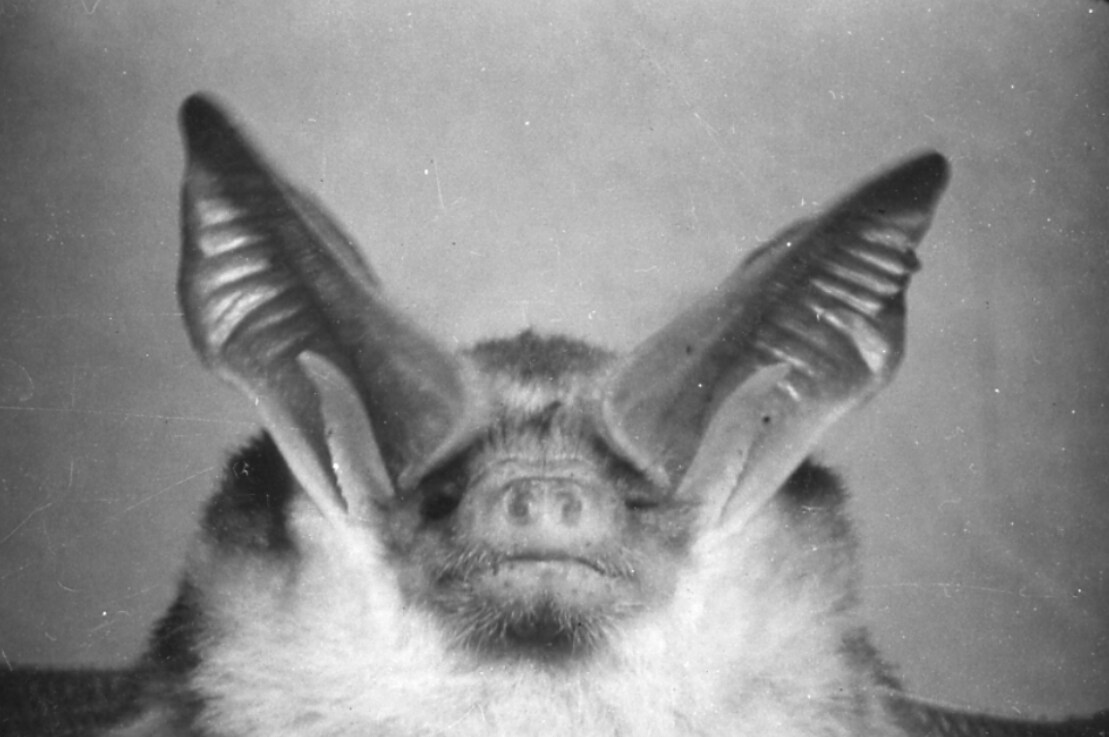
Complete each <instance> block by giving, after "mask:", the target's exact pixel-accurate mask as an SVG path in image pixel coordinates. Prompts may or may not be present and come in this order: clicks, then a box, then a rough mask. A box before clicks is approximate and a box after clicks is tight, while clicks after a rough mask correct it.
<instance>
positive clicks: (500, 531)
mask: <svg viewBox="0 0 1109 737" xmlns="http://www.w3.org/2000/svg"><path fill="white" fill-rule="evenodd" d="M612 506H613V505H612V504H611V503H608V502H606V498H605V496H604V494H603V490H601V489H595V488H592V487H590V486H588V485H585V484H582V483H580V482H578V481H577V480H573V479H559V478H542V477H538V478H519V479H515V480H513V481H510V482H509V483H507V484H505V485H504V486H502V487H501V488H500V489H499V490H498V491H497V492H496V493H495V494H493V495H492V496H491V498H490V506H488V507H486V512H485V513H484V514H483V515H481V518H480V519H475V520H474V522H473V524H474V525H475V530H476V531H478V534H479V535H480V536H482V537H484V538H485V539H486V540H487V541H488V542H490V543H492V544H494V545H495V546H496V547H499V548H503V549H507V550H518V551H520V550H528V551H532V552H535V553H542V552H544V551H547V552H558V551H562V552H567V551H574V550H579V551H580V550H587V549H590V548H592V547H593V546H596V545H599V544H601V543H603V542H604V541H605V540H606V538H607V536H608V535H609V534H610V533H611V530H612V526H613V520H612V513H613V510H612V509H610V507H612Z"/></svg>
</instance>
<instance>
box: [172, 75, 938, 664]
mask: <svg viewBox="0 0 1109 737" xmlns="http://www.w3.org/2000/svg"><path fill="white" fill-rule="evenodd" d="M181 121H182V129H183V132H184V137H185V144H186V150H187V166H186V175H185V183H184V188H183V244H184V245H183V252H182V266H181V273H180V280H179V292H180V298H181V303H182V306H183V310H184V314H185V320H186V324H187V327H188V331H189V335H190V338H191V340H192V343H193V346H194V347H195V349H196V351H197V352H198V353H199V355H200V356H201V358H202V359H203V361H204V362H205V363H206V364H207V365H208V366H209V367H210V368H211V369H212V370H214V371H215V372H216V373H218V374H219V375H221V376H222V377H223V378H225V379H226V380H228V381H229V382H231V383H232V384H233V385H235V386H236V387H238V388H239V389H240V390H241V391H243V392H244V393H245V394H246V395H247V396H248V397H249V398H250V399H251V400H252V401H253V402H254V403H255V405H256V406H257V407H258V409H259V410H260V412H261V416H262V420H263V422H264V424H265V427H266V429H267V431H268V433H269V434H270V435H271V436H272V438H273V440H274V441H275V443H276V448H277V449H278V450H279V452H280V455H281V458H282V459H283V462H284V463H285V464H287V466H288V468H289V470H290V471H291V476H292V479H293V482H294V484H295V485H296V487H297V489H298V490H299V491H298V494H300V496H302V497H304V498H305V499H307V500H309V501H310V505H308V506H310V507H311V509H312V514H313V515H315V517H316V518H318V525H316V527H313V529H324V530H326V533H321V534H318V535H316V537H315V539H316V543H313V544H314V545H316V546H317V548H319V549H322V550H324V551H325V557H326V556H342V555H345V554H347V553H349V551H350V550H355V549H362V548H364V547H366V546H369V547H370V548H372V550H373V555H374V556H376V557H377V558H379V559H381V560H384V561H387V562H388V566H387V568H388V570H389V571H390V573H389V576H391V577H392V583H391V584H390V583H389V582H367V583H366V584H365V585H366V586H375V585H380V586H390V585H392V586H394V587H395V590H396V592H397V596H398V597H399V601H398V606H399V608H400V609H403V610H405V611H408V610H412V611H416V612H419V613H420V616H426V617H427V618H429V619H430V620H431V621H433V622H436V623H437V625H438V627H439V629H440V630H441V631H442V632H443V633H444V636H445V638H446V640H447V641H448V642H449V643H451V647H454V648H457V649H458V650H459V651H461V652H469V653H479V654H481V656H482V657H489V658H506V659H526V660H530V661H534V660H536V659H541V660H542V661H543V662H555V661H559V660H571V661H572V660H574V659H577V658H582V657H586V656H587V655H588V654H593V653H597V652H600V651H603V650H604V648H605V646H606V644H607V643H608V642H609V641H610V639H611V638H612V637H613V633H614V632H617V631H620V630H621V629H623V628H626V627H627V626H629V624H628V623H634V622H635V621H636V620H638V619H640V618H642V617H644V616H647V615H648V613H649V612H652V611H657V610H659V609H660V608H664V607H666V606H667V603H668V602H670V601H672V600H673V599H674V597H675V596H677V589H678V588H680V578H681V577H680V572H681V571H683V570H685V569H686V568H688V565H689V561H690V559H691V558H693V557H695V556H696V555H697V546H698V544H699V541H701V540H703V539H704V537H705V534H706V531H710V530H711V531H717V532H718V531H720V530H722V529H724V530H732V531H735V530H739V529H742V528H743V526H744V525H746V524H747V523H748V522H749V520H751V519H752V518H753V517H755V516H756V515H757V514H758V513H759V511H760V510H761V509H763V508H764V507H765V506H766V505H767V504H768V503H769V502H770V500H771V499H772V498H773V497H774V495H775V494H776V493H777V492H778V490H779V489H780V488H782V486H783V484H785V483H786V482H787V479H789V478H790V476H791V474H794V472H795V471H796V469H797V468H798V467H799V466H800V465H801V464H802V462H803V461H804V459H805V457H806V456H807V455H808V454H809V453H810V452H811V451H812V449H813V447H814V445H815V443H816V441H817V439H818V438H819V437H820V435H821V434H822V433H823V432H824V430H826V429H827V428H828V427H829V426H830V425H831V424H832V423H833V422H834V421H835V420H837V419H838V418H839V417H841V416H843V415H844V414H845V413H846V412H848V411H851V410H852V409H854V408H855V407H857V406H859V405H860V404H862V403H863V402H865V401H866V400H867V399H868V398H869V397H870V396H872V395H873V394H874V393H875V392H876V391H878V390H879V389H880V388H881V387H882V386H884V385H885V384H886V383H887V382H888V380H889V379H890V377H891V376H892V374H893V372H894V370H895V369H896V367H897V365H898V363H899V362H900V359H901V355H902V352H903V341H904V337H903V333H904V292H905V289H906V287H907V285H908V282H909V278H910V276H911V274H912V273H913V272H914V271H915V269H916V268H917V261H916V256H915V253H914V249H915V247H916V246H917V244H918V243H919V242H920V240H921V238H922V237H923V235H924V233H925V231H926V230H927V228H928V226H929V224H930V221H931V218H932V215H933V212H934V209H935V206H936V203H937V201H938V199H939V196H940V194H941V192H942V190H943V188H944V185H945V183H946V179H947V165H946V162H945V161H944V159H943V158H942V157H941V156H940V155H938V154H935V153H925V154H921V155H918V156H915V157H913V158H910V159H908V160H906V161H905V162H903V163H901V164H899V165H897V166H895V167H893V168H892V169H890V170H889V171H887V172H886V173H884V174H882V175H880V176H879V177H877V178H875V179H872V180H870V181H868V182H866V183H864V184H862V185H861V186H860V187H858V188H857V189H856V190H855V191H854V192H852V193H851V194H850V195H848V196H847V197H846V198H844V199H842V200H841V201H839V202H838V203H837V204H835V205H833V206H832V207H831V208H829V209H828V210H826V211H825V212H824V214H822V215H821V216H819V217H817V218H814V219H811V220H807V221H803V222H801V223H798V224H796V225H794V226H793V227H791V228H789V229H787V230H785V231H784V232H783V233H781V234H780V235H779V236H778V237H776V238H774V239H772V240H771V241H770V242H768V243H767V244H765V245H764V246H762V247H761V248H760V249H758V251H756V252H755V253H754V254H753V255H752V256H750V257H749V258H748V259H747V260H746V262H745V263H743V264H742V265H741V266H740V267H739V268H738V269H736V271H735V272H733V273H732V274H731V275H729V276H728V277H727V278H726V279H725V280H724V281H723V283H722V284H720V285H719V286H718V287H717V288H716V289H715V290H713V291H712V292H710V293H709V294H708V295H707V296H705V297H704V298H703V299H702V300H701V301H699V302H697V303H696V304H695V305H693V306H692V307H691V308H690V309H688V310H687V311H686V312H684V313H683V314H681V315H679V316H678V317H677V318H676V319H675V320H673V321H672V322H671V323H670V324H668V325H666V326H664V327H663V328H662V329H660V330H659V331H658V332H656V333H655V334H654V335H653V336H651V337H650V338H648V339H647V340H646V341H644V342H643V343H642V344H641V345H640V346H639V347H637V348H636V349H635V350H634V351H632V352H631V353H630V354H628V355H626V356H617V355H613V354H610V353H608V352H606V351H604V350H601V349H598V348H594V347H591V346H589V345H586V344H584V343H581V342H578V341H574V340H570V339H566V338H561V337H542V336H539V335H536V334H534V333H532V332H525V333H523V334H522V335H520V336H518V337H516V338H514V339H509V340H494V341H489V342H485V343H480V344H478V345H476V346H475V347H473V348H471V349H469V350H467V351H463V352H460V353H456V352H452V351H449V350H447V349H445V348H444V347H443V346H441V345H440V344H439V342H438V341H437V340H436V339H435V338H434V337H433V336H432V335H431V334H430V333H428V332H426V331H425V330H424V329H423V328H422V327H420V326H418V325H417V324H415V323H414V322H413V321H412V320H410V319H409V318H408V317H407V316H405V315H403V314H401V313H400V312H399V311H398V310H397V309H396V308H395V307H394V306H393V305H392V304H391V303H390V301H389V300H388V298H387V297H386V295H385V294H384V292H383V290H382V287H381V284H380V282H379V280H378V278H377V276H376V275H375V274H374V272H373V271H372V270H371V269H370V267H369V266H368V265H367V264H366V262H365V260H364V259H363V257H362V256H361V254H360V252H359V251H358V249H357V248H356V247H355V246H354V245H353V242H352V241H351V239H350V238H349V237H347V236H346V235H345V234H344V233H343V232H342V230H341V229H340V228H339V227H338V226H337V225H336V224H335V223H334V221H333V219H332V218H330V217H329V216H328V215H326V214H325V213H324V211H323V210H322V209H321V208H320V207H319V206H318V205H317V204H315V203H314V202H313V201H312V200H311V199H310V197H308V196H307V195H306V194H304V193H303V192H301V191H299V190H297V189H296V188H295V187H293V186H292V185H290V184H289V183H287V182H286V181H285V180H284V179H283V178H282V177H281V176H280V175H279V174H277V173H276V172H275V171H274V170H273V169H272V168H271V167H270V166H269V165H268V164H267V163H266V162H265V161H264V160H263V158H262V157H261V156H260V155H259V154H258V153H257V152H256V151H255V149H254V148H253V147H252V146H251V145H250V144H249V143H248V141H247V140H246V139H245V138H244V137H243V135H242V134H241V133H240V132H239V130H238V129H237V128H236V127H235V126H234V125H233V124H232V123H231V122H230V121H229V120H228V118H227V117H226V116H225V115H224V114H223V113H222V112H221V111H220V110H219V109H218V108H217V107H216V106H215V105H214V104H213V103H212V102H210V101H208V100H206V99H205V98H203V97H193V98H190V99H189V100H188V101H187V102H186V103H185V105H184V107H183V109H182V116H181ZM313 524H316V523H315V522H314V523H313ZM344 551H345V552H344Z"/></svg>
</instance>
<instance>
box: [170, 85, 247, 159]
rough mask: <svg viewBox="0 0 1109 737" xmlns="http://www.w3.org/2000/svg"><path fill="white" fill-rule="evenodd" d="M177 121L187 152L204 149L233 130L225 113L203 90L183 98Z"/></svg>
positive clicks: (216, 142)
mask: <svg viewBox="0 0 1109 737" xmlns="http://www.w3.org/2000/svg"><path fill="white" fill-rule="evenodd" d="M178 121H179V123H180V125H181V135H182V136H183V137H184V139H185V148H186V149H187V150H188V151H189V153H194V152H202V151H205V150H207V149H209V148H211V147H213V146H214V145H217V144H218V142H219V141H220V140H222V139H224V138H225V137H226V136H227V135H228V134H229V133H232V132H233V131H234V126H233V125H232V124H231V120H230V119H229V117H228V116H227V113H225V112H224V111H223V109H222V107H221V106H220V105H219V103H217V102H216V101H215V99H214V98H213V97H211V96H210V95H208V94H206V93H203V92H198V93H195V94H192V95H189V96H188V97H187V98H185V101H184V102H183V103H182V104H181V111H180V113H179V115H178Z"/></svg>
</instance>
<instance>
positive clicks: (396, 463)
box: [178, 96, 482, 513]
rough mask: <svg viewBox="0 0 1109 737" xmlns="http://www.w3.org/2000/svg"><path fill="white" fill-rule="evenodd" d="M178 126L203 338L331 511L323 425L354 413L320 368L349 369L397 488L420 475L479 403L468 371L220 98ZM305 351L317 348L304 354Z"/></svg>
mask: <svg viewBox="0 0 1109 737" xmlns="http://www.w3.org/2000/svg"><path fill="white" fill-rule="evenodd" d="M181 128H182V133H183V136H184V139H185V147H186V169H185V179H184V184H183V187H182V256H181V270H180V275H179V280H178V289H179V297H180V300H181V305H182V308H183V312H184V315H185V322H186V325H187V328H188V332H189V337H190V339H191V341H192V344H193V347H194V348H195V349H196V351H197V353H198V354H199V355H200V357H201V359H202V360H203V361H204V363H205V364H206V365H207V366H209V367H210V368H211V369H213V370H214V371H216V372H217V373H218V374H219V375H221V376H222V377H224V378H225V379H227V380H228V381H230V382H231V383H232V384H234V385H235V386H237V387H238V388H239V389H240V390H242V391H243V392H244V393H246V394H247V395H248V396H249V397H251V398H252V399H254V400H255V401H256V402H257V403H258V405H259V408H260V409H261V410H262V413H263V419H264V420H265V422H266V425H267V427H268V428H269V429H270V430H271V432H273V434H274V437H275V439H277V440H278V443H279V445H280V446H281V447H282V451H283V452H285V453H286V454H288V455H291V456H292V458H290V462H291V463H292V464H293V466H294V470H296V469H298V468H299V469H300V471H299V472H298V473H299V474H302V475H303V476H304V478H301V479H300V480H301V481H302V483H305V484H312V485H316V486H318V487H320V488H318V489H317V490H316V492H315V498H316V499H317V501H318V502H319V503H321V504H322V505H324V506H326V507H328V509H330V510H331V512H332V513H340V512H342V513H345V512H346V504H347V502H348V501H350V500H344V499H343V498H342V497H341V495H340V494H341V490H340V489H339V481H338V479H337V478H336V476H335V471H334V468H333V464H334V460H335V459H334V458H333V457H332V451H333V450H335V449H334V448H329V446H328V441H327V429H328V427H329V426H333V425H346V426H349V425H351V418H350V417H349V416H346V415H343V416H340V415H336V414H335V412H334V410H335V408H336V407H337V405H336V404H335V402H334V401H331V400H326V401H325V398H324V397H323V395H321V387H320V386H319V385H318V384H317V381H318V380H319V376H320V375H321V374H320V372H319V370H318V369H320V366H321V365H326V367H328V368H327V369H326V370H325V371H324V373H325V374H328V375H329V376H330V378H331V379H334V378H335V377H336V376H337V375H341V376H342V377H343V380H342V382H341V383H342V386H343V387H344V388H343V390H342V391H343V393H344V394H345V395H346V399H345V400H344V401H345V402H347V403H349V404H350V405H351V406H353V407H355V408H357V409H358V410H359V411H361V412H362V413H363V414H364V415H365V419H366V422H367V423H368V426H369V427H371V428H372V432H371V433H370V436H371V439H372V438H373V437H376V443H375V445H376V447H377V448H378V449H379V451H380V455H381V458H382V459H383V461H384V464H385V468H386V469H387V472H388V477H389V481H390V484H391V485H392V486H403V485H405V484H411V483H414V479H415V478H416V477H418V475H419V474H420V473H421V472H422V470H425V469H426V465H427V463H428V462H429V459H434V458H436V457H438V455H439V454H441V453H442V452H444V450H443V449H444V446H446V445H450V444H451V443H454V442H458V437H459V436H460V434H464V433H465V429H466V428H467V427H469V426H470V425H472V424H473V423H472V419H473V417H472V416H473V415H474V414H475V413H478V412H480V408H481V406H482V403H481V401H480V397H477V396H475V395H476V393H477V392H476V390H475V388H474V387H475V383H474V382H473V381H472V380H470V379H469V376H468V374H467V371H466V367H465V366H464V365H463V364H462V362H461V361H460V360H459V359H458V358H456V357H455V356H454V355H453V354H451V353H450V352H449V351H447V350H445V349H443V348H442V347H440V346H439V344H438V343H437V342H436V341H435V340H434V339H432V338H431V337H430V336H428V335H427V334H425V333H424V332H423V331H422V330H421V329H420V328H419V327H417V326H415V325H414V324H413V323H411V321H409V320H408V319H407V318H406V317H405V316H403V315H402V314H400V313H399V311H397V310H395V309H394V308H393V307H392V305H391V304H390V303H389V302H388V301H387V299H386V298H385V295H384V294H383V293H382V291H381V288H380V283H379V280H378V278H377V276H376V275H375V274H374V273H373V271H372V270H371V269H370V267H369V266H368V265H367V264H366V262H365V261H364V260H363V259H362V257H361V256H360V254H359V252H358V249H357V248H356V247H355V245H354V243H353V241H352V239H350V238H349V237H348V236H347V235H346V234H345V233H343V231H342V230H341V229H340V228H339V226H338V225H336V223H335V221H334V220H333V219H332V218H331V217H330V216H328V215H327V214H326V213H325V212H324V211H323V209H322V208H320V207H319V206H318V205H317V204H316V203H315V202H314V201H313V200H312V199H311V198H310V197H308V196H307V195H305V194H303V193H301V192H299V191H298V190H297V189H296V188H294V187H292V186H291V185H289V184H288V183H286V182H285V181H284V180H283V179H282V178H281V177H280V176H279V175H277V174H276V173H274V172H273V171H272V170H271V169H270V167H269V166H268V165H267V164H266V163H265V162H264V161H263V159H262V157H261V156H260V155H259V154H257V153H256V152H255V150H254V149H253V147H252V146H251V145H250V144H249V142H248V141H247V140H246V138H245V137H244V136H243V135H242V134H241V133H240V132H239V131H238V130H237V129H236V127H235V126H234V125H233V124H232V123H231V121H230V120H229V119H228V118H227V116H226V115H225V114H224V113H223V112H222V111H220V110H219V108H218V107H217V106H216V105H215V104H214V103H212V102H211V101H209V100H207V99H205V98H204V97H201V96H193V97H191V98H189V99H188V100H187V101H186V102H185V104H184V105H183V106H182V111H181ZM305 354H311V355H313V356H315V357H316V358H315V359H310V360H309V362H308V364H302V363H301V362H299V361H298V357H301V356H303V355H305ZM317 359H318V360H317ZM321 361H322V362H323V363H322V364H321V363H320V362H321ZM313 368H314V369H315V370H316V373H315V374H313V373H312V372H311V369H313ZM328 372H330V373H328ZM333 383H334V382H333ZM354 426H357V423H355V425H354ZM328 495H331V496H333V497H335V498H332V499H331V500H330V501H327V500H325V499H326V497H327V496H328ZM335 495H340V496H335Z"/></svg>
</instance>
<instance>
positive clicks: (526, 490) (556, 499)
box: [504, 479, 585, 527]
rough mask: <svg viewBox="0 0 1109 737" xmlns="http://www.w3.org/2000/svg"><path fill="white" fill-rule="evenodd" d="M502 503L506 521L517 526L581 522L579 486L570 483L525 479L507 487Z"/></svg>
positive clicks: (565, 525)
mask: <svg viewBox="0 0 1109 737" xmlns="http://www.w3.org/2000/svg"><path fill="white" fill-rule="evenodd" d="M504 506H505V516H506V517H507V519H508V521H509V522H510V523H511V524H513V525H516V526H518V527H525V526H528V525H535V524H539V525H543V524H551V525H559V526H564V527H576V526H578V525H579V524H580V523H581V521H582V516H583V512H584V510H585V497H584V494H583V492H582V490H581V488H580V487H578V486H577V485H576V484H573V483H570V482H558V481H549V480H535V479H527V480H524V481H520V482H517V483H515V484H512V485H511V486H510V487H509V488H508V490H507V491H506V493H505V495H504Z"/></svg>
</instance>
